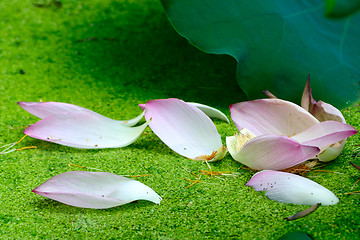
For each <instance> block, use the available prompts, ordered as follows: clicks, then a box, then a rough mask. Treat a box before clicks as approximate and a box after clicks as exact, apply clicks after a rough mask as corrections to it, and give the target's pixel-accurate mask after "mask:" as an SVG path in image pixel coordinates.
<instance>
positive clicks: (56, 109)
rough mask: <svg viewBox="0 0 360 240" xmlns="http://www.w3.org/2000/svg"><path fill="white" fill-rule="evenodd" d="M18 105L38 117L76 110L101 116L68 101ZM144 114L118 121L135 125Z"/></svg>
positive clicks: (22, 103)
mask: <svg viewBox="0 0 360 240" xmlns="http://www.w3.org/2000/svg"><path fill="white" fill-rule="evenodd" d="M18 104H19V105H20V107H22V108H23V109H24V110H26V111H28V112H29V113H31V114H32V115H35V116H37V117H39V118H46V117H49V116H53V115H58V114H65V113H66V114H68V116H69V115H71V114H77V113H78V112H87V113H88V114H91V115H99V116H101V117H103V116H102V115H100V114H98V113H96V112H94V111H91V110H89V109H86V108H83V107H80V106H77V105H74V104H69V103H62V102H18ZM143 116H144V112H142V113H141V114H140V115H138V116H137V117H135V118H133V119H130V120H122V121H119V122H122V123H123V124H124V125H127V126H134V125H136V124H137V123H138V122H139V121H140V120H141V119H142V118H143Z"/></svg>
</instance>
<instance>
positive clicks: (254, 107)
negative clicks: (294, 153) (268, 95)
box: [230, 99, 319, 136]
mask: <svg viewBox="0 0 360 240" xmlns="http://www.w3.org/2000/svg"><path fill="white" fill-rule="evenodd" d="M230 111H231V118H232V120H233V121H234V123H235V125H236V127H237V128H238V130H239V131H240V130H241V129H242V128H246V129H248V130H250V131H251V132H253V133H254V134H255V135H256V136H258V135H262V134H275V135H285V136H293V135H295V134H297V133H299V132H302V131H304V130H305V129H307V128H309V127H311V126H313V125H315V124H318V123H319V121H318V120H317V119H316V118H315V117H314V116H312V115H311V114H310V113H309V112H307V111H306V110H305V109H303V108H301V107H299V106H298V105H296V104H294V103H291V102H288V101H284V100H281V99H259V100H254V101H249V102H241V103H236V104H233V105H231V106H230Z"/></svg>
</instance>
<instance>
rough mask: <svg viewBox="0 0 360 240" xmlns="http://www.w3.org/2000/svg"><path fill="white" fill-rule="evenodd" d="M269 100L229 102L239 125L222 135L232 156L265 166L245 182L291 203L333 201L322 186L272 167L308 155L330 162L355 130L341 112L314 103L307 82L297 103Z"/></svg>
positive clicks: (254, 165) (257, 166)
mask: <svg viewBox="0 0 360 240" xmlns="http://www.w3.org/2000/svg"><path fill="white" fill-rule="evenodd" d="M269 96H270V99H259V100H254V101H249V102H241V103H237V104H233V105H231V106H230V111H231V118H232V120H233V122H234V123H235V125H236V127H237V128H238V130H239V133H238V134H236V135H235V136H231V137H227V138H226V144H227V147H228V150H229V152H230V154H231V156H232V157H233V158H234V159H235V160H237V161H239V162H241V163H243V164H244V165H246V166H248V167H250V168H252V169H256V170H264V171H261V172H259V173H257V174H255V175H254V176H253V177H252V178H251V179H250V181H249V182H248V183H247V184H246V185H248V186H251V187H253V188H254V189H255V190H256V191H266V196H268V197H269V198H270V199H272V200H276V201H279V202H285V203H293V204H304V205H315V204H318V203H321V204H323V205H331V204H336V203H337V202H338V201H339V200H338V198H337V197H336V196H335V195H334V194H333V193H332V192H331V191H329V190H328V189H326V188H325V187H323V186H321V185H319V184H317V183H315V182H313V181H311V180H309V179H306V178H304V177H300V176H297V175H294V174H290V173H285V172H280V171H274V170H282V169H286V168H290V167H293V166H295V165H298V164H300V163H303V162H305V161H306V160H309V159H314V158H317V159H319V160H320V161H324V162H327V161H331V160H333V159H335V158H336V157H337V156H338V155H339V154H340V153H341V151H342V149H343V147H344V144H345V141H346V139H347V138H348V137H350V136H352V135H354V134H356V133H357V131H356V129H355V128H354V127H352V126H350V125H348V124H346V122H345V119H344V117H343V115H342V114H341V112H340V111H339V110H338V109H336V108H335V107H333V106H332V105H330V104H327V103H324V102H322V101H318V102H316V101H315V100H314V99H313V97H312V94H311V88H310V84H309V80H308V82H307V83H306V86H305V89H304V92H303V97H302V102H301V107H300V106H298V105H296V104H294V103H291V102H288V101H285V100H281V99H277V98H276V97H275V96H274V95H271V94H269Z"/></svg>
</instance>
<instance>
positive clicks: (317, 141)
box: [291, 121, 357, 150]
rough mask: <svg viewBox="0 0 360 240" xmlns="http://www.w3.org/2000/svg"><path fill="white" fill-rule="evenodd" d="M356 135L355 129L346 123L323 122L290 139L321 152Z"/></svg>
mask: <svg viewBox="0 0 360 240" xmlns="http://www.w3.org/2000/svg"><path fill="white" fill-rule="evenodd" d="M356 133H357V131H356V129H355V128H354V127H353V126H351V125H348V124H346V123H341V122H335V121H325V122H321V123H319V124H316V125H314V126H312V127H310V128H309V129H306V130H305V131H303V132H301V133H299V134H297V135H295V136H292V137H291V138H292V139H295V140H297V141H299V142H300V143H302V144H304V145H311V146H317V147H318V148H320V149H321V150H324V149H325V148H326V147H328V146H330V145H332V144H334V143H337V142H339V141H341V140H344V139H346V138H348V137H350V136H352V135H354V134H356Z"/></svg>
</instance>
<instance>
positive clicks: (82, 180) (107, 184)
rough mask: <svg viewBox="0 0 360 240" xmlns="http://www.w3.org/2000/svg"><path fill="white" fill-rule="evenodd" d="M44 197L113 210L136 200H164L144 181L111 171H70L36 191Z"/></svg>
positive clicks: (76, 204) (157, 201)
mask: <svg viewBox="0 0 360 240" xmlns="http://www.w3.org/2000/svg"><path fill="white" fill-rule="evenodd" d="M33 192H34V193H36V194H39V195H42V196H44V197H47V198H50V199H53V200H56V201H59V202H62V203H65V204H68V205H71V206H75V207H82V208H97V209H102V208H111V207H116V206H119V205H123V204H126V203H130V202H132V201H135V200H148V201H151V202H153V203H157V204H160V201H161V200H162V198H161V197H160V196H159V195H158V194H157V193H156V192H154V190H152V189H151V188H149V187H148V186H146V185H144V184H143V183H141V182H138V181H135V180H132V179H129V178H126V177H122V176H119V175H116V174H113V173H107V172H83V171H74V172H66V173H62V174H59V175H56V176H54V177H52V178H51V179H49V180H47V181H46V182H45V183H43V184H41V185H40V186H38V187H37V188H35V189H34V190H33Z"/></svg>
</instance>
